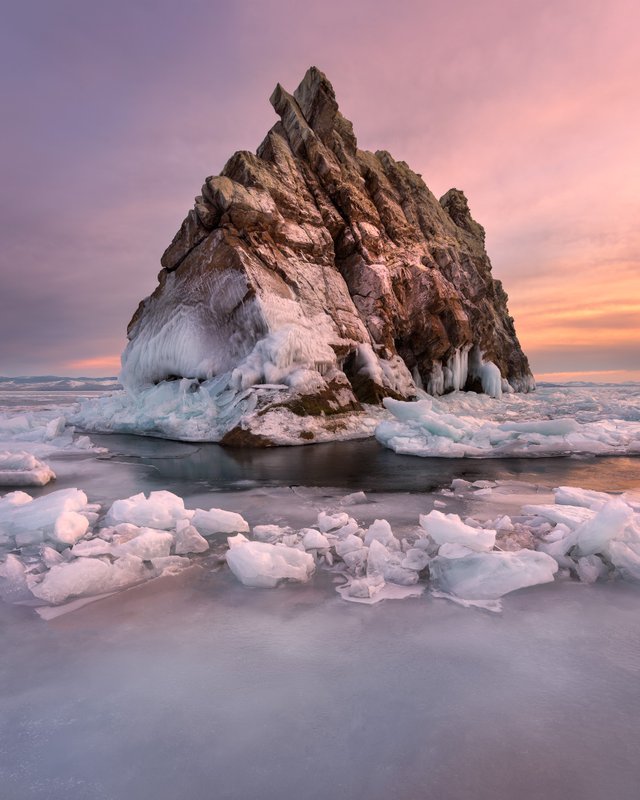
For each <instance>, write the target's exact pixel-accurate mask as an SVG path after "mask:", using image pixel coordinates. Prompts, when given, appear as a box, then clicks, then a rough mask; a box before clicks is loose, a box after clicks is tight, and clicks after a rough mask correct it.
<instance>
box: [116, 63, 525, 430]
mask: <svg viewBox="0 0 640 800" xmlns="http://www.w3.org/2000/svg"><path fill="white" fill-rule="evenodd" d="M271 104H272V105H273V107H274V109H275V110H276V112H277V114H278V116H279V117H280V121H279V122H277V123H276V124H275V125H274V126H273V128H272V129H271V130H270V131H269V133H268V134H267V136H266V138H265V140H264V141H263V142H262V144H261V145H260V147H259V148H258V151H257V153H256V154H253V153H249V152H244V151H242V152H238V153H235V155H233V156H232V157H231V159H230V160H229V162H228V163H227V164H226V166H225V167H224V169H223V171H222V174H221V175H219V176H217V177H210V178H207V179H206V181H205V183H204V185H203V187H202V191H201V195H200V196H198V197H197V198H196V201H195V206H194V208H193V209H192V210H191V211H190V212H189V214H188V215H187V217H186V219H185V220H184V222H183V223H182V226H181V228H180V230H179V231H178V233H177V234H176V236H175V238H174V240H173V242H172V243H171V244H170V246H169V247H168V248H167V250H166V252H165V253H164V255H163V256H162V259H161V263H162V271H161V272H160V275H159V285H158V287H157V288H156V290H155V291H154V293H153V294H152V295H151V296H150V297H148V298H147V299H145V300H144V301H143V302H142V303H141V304H140V306H139V307H138V310H137V311H136V313H135V314H134V316H133V319H132V320H131V323H130V324H129V328H128V337H129V343H128V345H127V348H126V350H125V352H124V355H123V371H122V376H121V378H122V381H123V383H124V385H125V387H127V388H128V389H129V390H130V391H132V392H140V391H141V390H143V389H145V387H149V386H152V385H154V384H158V383H160V382H162V381H166V380H172V379H175V378H188V379H191V380H192V381H194V382H195V381H199V382H207V381H209V382H210V380H211V378H212V377H216V376H218V378H219V382H218V383H220V381H223V382H224V386H225V391H226V392H231V393H232V394H233V393H235V394H236V396H237V395H238V394H239V393H246V392H249V394H251V395H253V397H252V400H251V403H250V412H251V414H253V415H254V417H255V415H259V416H260V417H264V416H265V415H269V414H271V413H272V412H273V411H275V410H277V409H283V408H284V409H286V410H287V411H288V412H290V413H291V414H293V415H298V416H316V417H318V419H319V420H322V421H323V424H324V420H330V419H331V418H333V423H332V424H339V423H337V422H336V420H337V419H338V418H339V417H340V416H342V415H345V414H351V415H353V414H354V413H355V412H358V411H359V410H360V409H361V404H362V403H374V404H379V403H380V402H381V401H382V399H383V398H384V397H387V396H388V397H393V398H397V399H409V398H412V397H415V395H416V388H424V389H425V390H426V391H428V392H430V393H432V394H442V393H445V392H448V391H451V390H455V389H473V390H477V391H483V390H484V391H486V392H488V393H489V394H493V395H499V394H500V393H501V392H502V391H513V390H515V391H529V390H531V389H533V388H534V386H535V384H534V381H533V377H532V375H531V372H530V370H529V365H528V362H527V358H526V356H525V355H524V353H523V352H522V349H521V347H520V344H519V342H518V339H517V337H516V333H515V329H514V325H513V319H512V318H511V317H510V316H509V313H508V311H507V295H506V293H505V292H504V290H503V288H502V284H501V283H500V281H496V280H494V279H493V278H492V276H491V263H490V261H489V258H488V256H487V253H486V251H485V247H484V229H483V228H482V226H481V225H479V224H478V223H477V222H475V221H474V220H473V218H472V217H471V214H470V212H469V208H468V204H467V199H466V197H465V196H464V194H463V193H462V192H461V191H459V190H457V189H450V190H449V191H448V192H447V193H446V194H445V195H444V197H442V198H441V199H440V201H438V200H437V199H436V198H435V197H434V195H433V194H432V193H431V192H430V191H429V189H428V188H427V186H426V185H425V183H424V181H423V180H422V178H421V177H420V176H419V175H417V174H416V173H415V172H412V171H411V169H409V167H408V166H407V165H406V164H405V163H404V162H402V161H394V159H393V158H392V157H391V156H390V155H389V153H387V152H386V151H378V152H376V153H370V152H366V151H362V150H359V149H358V147H357V142H356V138H355V135H354V133H353V127H352V124H351V123H350V122H349V121H348V120H347V119H345V118H344V117H343V116H342V114H341V113H340V111H339V110H338V104H337V102H336V99H335V94H334V91H333V87H332V86H331V84H330V83H329V81H328V80H327V78H326V77H325V76H324V75H323V73H322V72H320V71H319V70H318V69H316V68H315V67H312V68H311V69H309V70H308V72H307V74H306V75H305V77H304V79H303V81H302V83H301V84H300V86H299V87H298V88H297V89H296V91H295V92H294V94H293V95H291V94H289V93H288V92H287V91H285V89H283V88H282V86H280V85H278V86H277V87H276V89H275V90H274V92H273V94H272V96H271ZM224 376H226V377H224ZM257 386H259V387H260V388H259V389H258V388H255V387H257ZM243 396H244V397H245V398H246V396H247V395H246V394H245V395H243ZM263 423H264V420H263ZM327 424H329V423H327ZM264 428H265V426H264V424H262V427H261V433H260V435H259V436H256V434H255V431H254V430H253V428H252V427H251V426H250V425H247V424H246V420H244V419H243V420H242V421H241V422H240V423H239V424H236V423H234V426H233V428H232V429H229V430H228V431H227V434H226V435H227V440H228V441H232V442H234V443H240V444H241V443H245V442H246V443H250V444H265V443H269V436H268V435H265V434H264ZM263 440H264V441H263ZM309 440H310V437H309V435H308V433H307V435H306V437H303V441H309Z"/></svg>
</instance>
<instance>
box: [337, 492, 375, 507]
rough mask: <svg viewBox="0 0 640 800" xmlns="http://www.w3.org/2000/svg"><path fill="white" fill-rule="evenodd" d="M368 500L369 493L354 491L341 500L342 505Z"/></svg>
mask: <svg viewBox="0 0 640 800" xmlns="http://www.w3.org/2000/svg"><path fill="white" fill-rule="evenodd" d="M368 502H369V501H368V499H367V495H366V494H365V493H364V492H352V493H351V494H346V495H345V496H344V497H343V498H342V500H340V505H343V506H356V505H362V504H363V503H368Z"/></svg>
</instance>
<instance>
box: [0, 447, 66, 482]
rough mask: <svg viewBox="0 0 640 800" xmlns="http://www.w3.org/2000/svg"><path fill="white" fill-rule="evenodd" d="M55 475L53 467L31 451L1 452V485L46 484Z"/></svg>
mask: <svg viewBox="0 0 640 800" xmlns="http://www.w3.org/2000/svg"><path fill="white" fill-rule="evenodd" d="M55 477H56V475H55V472H54V471H53V470H52V469H51V467H50V466H49V465H48V464H45V462H44V461H41V460H40V459H39V458H36V457H35V456H34V455H32V454H31V453H26V452H25V451H24V450H19V451H17V452H10V451H3V452H0V486H45V485H46V484H47V483H49V481H52V480H53V479H54V478H55Z"/></svg>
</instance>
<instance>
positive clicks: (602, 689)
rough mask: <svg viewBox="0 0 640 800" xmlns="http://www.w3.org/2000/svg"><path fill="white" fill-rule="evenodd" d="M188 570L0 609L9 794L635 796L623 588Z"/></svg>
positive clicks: (370, 798) (637, 774) (628, 595)
mask: <svg viewBox="0 0 640 800" xmlns="http://www.w3.org/2000/svg"><path fill="white" fill-rule="evenodd" d="M326 589H327V587H324V586H323V585H321V583H318V582H316V583H314V584H313V585H310V586H305V587H294V586H283V587H281V588H279V589H276V590H259V589H256V590H248V589H246V588H244V587H242V586H240V585H239V584H237V583H236V582H234V580H233V578H232V577H231V576H230V575H229V574H228V573H227V572H226V571H220V572H216V573H210V572H205V571H202V570H200V569H199V568H197V567H196V568H193V569H192V570H190V571H189V572H188V573H183V574H182V575H180V576H177V577H175V578H167V579H162V581H157V582H155V583H153V584H148V585H146V586H143V587H140V588H137V589H133V590H130V591H128V592H125V593H124V594H122V595H119V596H116V597H112V598H108V599H106V600H103V601H101V602H99V603H94V604H92V605H90V606H87V607H85V608H83V609H80V610H79V611H76V612H74V613H73V614H68V615H66V616H64V617H60V618H58V619H56V620H53V621H51V622H49V623H45V622H42V621H40V620H37V619H35V618H34V617H33V616H32V612H30V611H29V610H27V609H24V608H19V607H11V606H7V605H2V606H0V620H1V623H0V624H1V627H2V642H3V656H2V661H1V662H0V663H1V666H0V688H1V693H2V694H1V696H2V715H1V716H0V764H1V765H2V766H1V767H0V773H1V774H0V779H1V785H2V797H3V798H4V799H5V800H35V799H36V798H38V800H86V798H89V797H90V798H95V799H96V800H125V799H126V800H128V799H129V798H137V800H152V799H153V800H165V798H166V800H169V799H171V800H175V798H199V797H215V798H216V800H224V799H226V798H229V799H230V800H231V799H233V800H240V799H242V800H244V799H245V798H260V799H261V800H271V798H273V800H276V799H278V800H279V799H280V798H283V797H286V798H289V797H290V798H300V799H301V800H303V799H304V800H312V799H314V800H315V798H317V800H325V798H327V797H331V798H336V799H339V800H341V799H342V798H344V799H345V800H346V799H347V798H367V800H378V798H380V800H382V799H383V798H390V797H394V798H399V800H413V799H414V798H422V797H442V798H447V799H448V800H454V799H455V800H463V798H464V799H465V800H466V798H468V799H469V800H477V798H485V797H486V798H489V797H490V798H495V799H496V800H498V799H499V800H502V798H504V800H512V799H513V798H514V797H519V798H526V800H529V799H530V798H531V799H533V798H536V799H537V798H539V799H540V800H543V799H544V800H556V799H557V800H567V798H581V800H602V798H604V797H611V798H616V800H635V799H636V798H637V796H638V785H639V783H640V764H639V762H638V757H637V742H638V732H639V724H640V723H639V722H638V720H639V719H640V695H639V694H638V675H639V671H640V636H639V633H640V631H639V627H640V623H639V617H638V591H637V587H635V586H629V585H623V584H618V585H596V586H584V585H581V584H576V583H561V584H557V585H555V586H547V587H537V588H535V589H530V590H524V591H521V592H519V593H517V594H515V595H512V596H511V597H510V599H509V602H508V603H507V604H505V609H504V611H503V613H502V614H500V615H494V614H489V613H487V612H481V611H477V610H469V609H464V608H460V607H458V606H455V605H452V604H448V603H446V602H445V601H437V600H432V599H429V598H428V597H424V598H418V599H415V600H411V599H409V600H404V601H402V602H387V603H382V604H380V605H377V606H374V607H368V606H359V605H355V604H351V603H344V602H342V601H341V600H340V599H339V597H338V595H333V594H332V593H331V592H330V591H327V590H326Z"/></svg>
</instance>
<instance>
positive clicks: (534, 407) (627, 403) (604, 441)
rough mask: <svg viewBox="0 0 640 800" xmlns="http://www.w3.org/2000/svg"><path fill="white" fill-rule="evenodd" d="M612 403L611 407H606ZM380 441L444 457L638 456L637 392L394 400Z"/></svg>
mask: <svg viewBox="0 0 640 800" xmlns="http://www.w3.org/2000/svg"><path fill="white" fill-rule="evenodd" d="M607 399H608V402H607ZM384 405H385V407H386V408H387V410H388V411H389V412H391V414H392V416H393V419H386V420H383V421H382V422H380V424H379V425H378V427H377V428H376V438H377V439H378V441H380V442H381V443H382V444H383V445H385V447H389V448H390V449H392V450H395V451H396V452H397V453H402V454H405V455H415V456H428V457H446V458H460V457H470V458H473V457H475V458H487V457H505V456H550V455H567V454H573V453H590V454H594V455H611V454H616V453H640V388H639V387H634V386H632V385H630V386H628V387H626V390H623V389H621V388H618V389H615V390H614V389H613V388H612V389H610V391H609V394H607V392H606V390H602V389H600V390H593V389H591V388H589V389H586V388H582V389H580V388H577V387H571V388H570V389H566V390H565V391H562V392H559V391H557V390H553V389H545V388H544V387H543V388H542V389H539V390H538V391H536V392H535V393H531V394H507V395H504V396H502V398H501V399H493V398H491V397H488V396H487V395H486V394H483V395H480V394H473V393H471V392H454V393H453V394H451V395H445V396H444V397H439V398H437V399H436V398H432V397H427V396H424V397H423V398H422V399H420V400H419V401H417V402H415V403H411V402H409V403H407V402H402V401H399V400H393V399H390V398H387V399H385V401H384Z"/></svg>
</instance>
